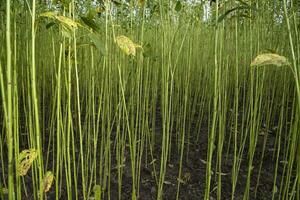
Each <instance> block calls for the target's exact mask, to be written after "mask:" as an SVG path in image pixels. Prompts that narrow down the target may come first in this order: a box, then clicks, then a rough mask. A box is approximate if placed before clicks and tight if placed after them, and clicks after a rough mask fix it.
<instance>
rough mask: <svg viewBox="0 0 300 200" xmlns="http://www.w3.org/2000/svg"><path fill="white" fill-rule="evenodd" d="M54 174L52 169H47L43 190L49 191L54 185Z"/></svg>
mask: <svg viewBox="0 0 300 200" xmlns="http://www.w3.org/2000/svg"><path fill="white" fill-rule="evenodd" d="M53 180H54V175H53V173H52V172H51V171H47V173H46V175H45V177H44V180H43V191H44V192H48V191H49V190H50V188H51V186H52V183H53Z"/></svg>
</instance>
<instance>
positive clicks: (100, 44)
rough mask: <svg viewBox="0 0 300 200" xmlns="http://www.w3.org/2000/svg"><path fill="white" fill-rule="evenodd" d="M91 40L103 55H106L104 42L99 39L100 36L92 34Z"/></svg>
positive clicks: (90, 35)
mask: <svg viewBox="0 0 300 200" xmlns="http://www.w3.org/2000/svg"><path fill="white" fill-rule="evenodd" d="M89 38H90V39H91V41H92V42H93V44H94V46H95V47H96V48H97V49H98V50H99V52H100V53H101V54H102V55H106V51H105V47H104V45H103V42H102V40H101V38H100V37H99V35H98V34H96V33H90V34H89Z"/></svg>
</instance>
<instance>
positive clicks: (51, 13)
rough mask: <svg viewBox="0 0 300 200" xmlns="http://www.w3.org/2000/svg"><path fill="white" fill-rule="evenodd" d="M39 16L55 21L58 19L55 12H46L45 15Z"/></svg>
mask: <svg viewBox="0 0 300 200" xmlns="http://www.w3.org/2000/svg"><path fill="white" fill-rule="evenodd" d="M39 16H40V17H47V18H52V19H54V18H55V17H56V13H55V12H44V13H42V14H40V15H39Z"/></svg>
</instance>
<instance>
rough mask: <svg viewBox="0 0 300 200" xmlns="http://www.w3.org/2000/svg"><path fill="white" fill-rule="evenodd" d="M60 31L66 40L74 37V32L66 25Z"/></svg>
mask: <svg viewBox="0 0 300 200" xmlns="http://www.w3.org/2000/svg"><path fill="white" fill-rule="evenodd" d="M60 31H61V34H62V35H63V36H64V37H66V38H72V36H73V32H72V30H71V29H70V28H69V27H67V26H65V25H61V29H60Z"/></svg>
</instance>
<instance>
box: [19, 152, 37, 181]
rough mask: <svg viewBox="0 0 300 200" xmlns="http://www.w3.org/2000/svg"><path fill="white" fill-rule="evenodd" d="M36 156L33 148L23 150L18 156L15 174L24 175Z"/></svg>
mask: <svg viewBox="0 0 300 200" xmlns="http://www.w3.org/2000/svg"><path fill="white" fill-rule="evenodd" d="M36 157H37V152H36V150H35V149H26V150H23V151H22V152H21V153H20V154H19V156H18V163H17V174H18V175H19V176H25V175H26V174H27V172H28V170H29V169H30V167H31V165H32V163H33V161H34V160H35V159H36Z"/></svg>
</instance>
